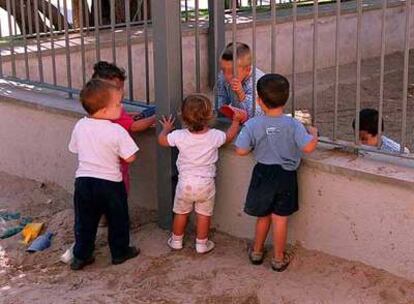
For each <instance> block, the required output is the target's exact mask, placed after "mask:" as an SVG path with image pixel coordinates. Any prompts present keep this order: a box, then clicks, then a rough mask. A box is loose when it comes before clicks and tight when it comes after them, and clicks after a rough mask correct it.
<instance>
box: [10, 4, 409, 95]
mask: <svg viewBox="0 0 414 304" xmlns="http://www.w3.org/2000/svg"><path fill="white" fill-rule="evenodd" d="M351 4H352V3H351ZM344 5H345V4H344ZM352 5H353V4H352ZM404 5H405V4H401V3H400V4H398V3H397V4H395V3H394V4H393V6H392V7H390V8H388V9H387V14H386V53H387V54H391V53H394V52H398V51H401V50H402V49H403V47H404V27H405V22H403V21H402V20H405V12H404ZM323 7H325V8H326V7H327V6H323ZM365 9H366V10H364V14H363V19H362V34H361V35H362V36H361V47H362V57H363V58H365V59H367V58H373V57H377V56H379V55H380V49H381V16H382V11H381V10H380V9H378V5H377V4H375V5H372V4H369V5H368V6H367V7H366V8H365ZM412 10H413V13H414V8H412ZM323 11H324V12H322V13H321V16H320V17H319V57H318V68H320V69H323V68H328V67H332V66H334V64H335V60H334V55H335V33H336V17H335V15H334V14H335V11H334V7H333V6H332V9H324V10H323ZM298 12H299V13H300V18H299V20H298V23H297V29H296V31H297V32H296V33H297V49H296V72H298V73H301V72H307V71H311V70H312V56H313V55H312V50H313V47H312V46H313V20H312V14H307V13H301V9H299V10H298ZM412 19H414V18H412ZM413 27H414V20H412V24H411V41H412V43H414V39H413V38H414V28H413ZM340 28H341V30H340V43H339V45H340V64H341V65H343V64H348V63H351V62H354V61H355V58H356V14H355V13H353V12H349V10H345V11H344V13H343V15H342V17H341V22H340ZM139 32H140V31H139V30H137V33H135V35H136V36H135V35H134V37H133V39H132V58H133V60H132V63H133V78H134V81H133V82H134V98H135V99H139V100H145V64H144V63H145V56H144V50H145V48H144V44H143V39H142V34H140V33H139ZM193 33H194V31H193V30H191V29H183V39H182V45H183V69H184V73H183V78H184V79H183V80H184V92H185V93H189V92H194V91H195V40H194V35H193ZM270 36H271V25H270V22H269V21H267V20H260V18H259V21H258V26H257V38H256V39H257V45H258V47H257V54H256V58H257V65H258V67H259V68H261V69H262V70H264V71H266V72H270V64H271V60H270V55H271V41H270ZM117 37H118V38H117V48H116V50H117V51H116V54H117V64H118V65H120V66H122V67H124V68H127V48H126V38H125V33H122V32H120V33H118V34H117ZM237 39H238V40H239V41H243V42H246V43H248V44H250V45H251V44H252V31H251V27H250V25H249V24H241V25H239V30H238V33H237ZM226 40H227V42H230V41H231V31H230V28H229V29H228V30H227V32H226ZM101 43H102V44H101V45H100V51H101V59H102V60H108V61H112V49H111V35H110V34H109V33H103V34H102V37H101ZM85 44H86V52H85V60H86V68H85V70H86V73H87V76H88V77H90V75H91V71H92V67H93V64H94V63H95V61H96V56H95V41H94V37H93V34H91V36H89V37H87V38H86V40H85ZM79 45H80V39H79V37H78V35H72V36H71V52H70V54H71V55H70V56H71V72H72V86H73V87H74V88H80V87H81V86H82V77H81V75H82V65H81V55H80V47H79ZM64 46H65V41H64V40H63V39H60V40H58V41H56V54H57V55H56V62H57V66H58V67H59V69H58V71H57V83H58V84H60V85H62V86H67V79H68V78H67V74H66V59H65V52H64ZM43 48H44V50H43V55H42V58H43V65H44V79H45V82H47V83H53V74H52V57H51V55H50V45H49V44H46V43H45V44H44V45H43ZM30 49H31V52H30V56H29V70H30V78H31V79H32V80H39V74H38V62H37V53H36V50H37V48H36V46H31V47H30ZM200 49H201V54H200V60H201V87H202V91H204V92H208V91H209V88H208V68H209V65H208V54H207V51H208V44H207V34H206V30H204V29H203V30H202V31H201V34H200ZM152 51H153V49H152V42H151V41H150V42H149V58H150V59H149V66H150V67H149V71H150V72H149V81H150V88H151V92H150V95H151V100H153V99H154V97H153V96H154V92H153V88H154V85H153V82H154V79H153V72H152V71H153V60H152V57H153V54H152ZM20 52H23V49H22V48H20ZM3 61H4V63H3V64H4V67H3V68H4V72H5V74H6V75H11V64H10V58H8V56H3ZM16 65H17V76H18V77H20V78H22V79H25V65H24V57H23V55H19V56H18V59H17V62H16ZM276 67H277V71H278V72H279V73H282V74H287V75H288V74H291V72H292V22H291V20H290V18H289V17H286V16H285V17H283V16H282V17H280V18H279V17H278V24H277V27H276ZM126 88H127V84H126ZM126 92H127V90H126Z"/></svg>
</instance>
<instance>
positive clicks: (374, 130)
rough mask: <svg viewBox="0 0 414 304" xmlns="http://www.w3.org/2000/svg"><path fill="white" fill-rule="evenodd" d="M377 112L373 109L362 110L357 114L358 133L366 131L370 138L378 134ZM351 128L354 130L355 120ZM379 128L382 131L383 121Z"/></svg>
mask: <svg viewBox="0 0 414 304" xmlns="http://www.w3.org/2000/svg"><path fill="white" fill-rule="evenodd" d="M378 116H379V115H378V111H377V110H375V109H362V110H361V111H360V112H359V131H366V132H368V133H369V134H371V135H372V136H376V135H377V134H378ZM352 128H353V129H355V119H354V120H353V121H352ZM381 128H382V130H384V121H381Z"/></svg>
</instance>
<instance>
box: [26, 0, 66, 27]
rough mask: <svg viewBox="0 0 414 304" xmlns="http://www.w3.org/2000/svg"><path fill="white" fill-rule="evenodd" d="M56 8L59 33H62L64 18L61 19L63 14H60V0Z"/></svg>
mask: <svg viewBox="0 0 414 304" xmlns="http://www.w3.org/2000/svg"><path fill="white" fill-rule="evenodd" d="M29 2H30V1H29ZM56 6H57V8H58V31H59V32H60V31H61V30H62V17H61V12H60V0H57V4H56ZM64 21H65V20H64ZM65 22H66V21H65Z"/></svg>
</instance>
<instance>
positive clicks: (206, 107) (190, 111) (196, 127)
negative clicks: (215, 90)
mask: <svg viewBox="0 0 414 304" xmlns="http://www.w3.org/2000/svg"><path fill="white" fill-rule="evenodd" d="M181 115H182V119H183V122H184V123H185V125H186V126H187V127H188V129H189V130H190V131H194V132H198V131H201V130H203V129H204V127H206V126H207V125H208V124H209V122H210V121H211V120H212V119H213V106H212V104H211V101H210V99H209V98H208V97H207V96H205V95H203V94H192V95H189V96H187V97H186V98H185V99H184V101H183V103H182V105H181Z"/></svg>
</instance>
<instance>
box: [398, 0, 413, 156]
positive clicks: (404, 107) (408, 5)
mask: <svg viewBox="0 0 414 304" xmlns="http://www.w3.org/2000/svg"><path fill="white" fill-rule="evenodd" d="M405 10H406V11H405V14H406V15H405V38H404V76H403V99H402V120H401V151H400V152H401V153H404V150H405V144H406V139H407V99H408V92H407V91H408V65H409V63H410V57H409V56H410V23H411V22H410V21H411V0H407V2H406V8H405Z"/></svg>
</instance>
